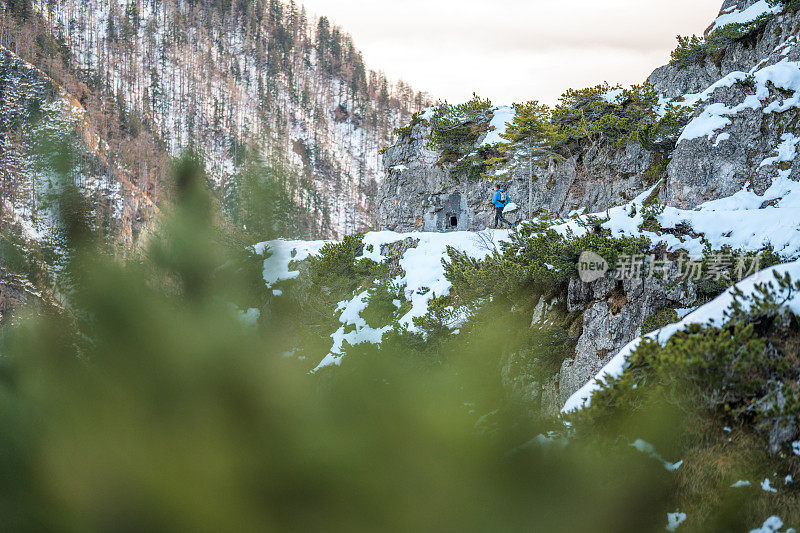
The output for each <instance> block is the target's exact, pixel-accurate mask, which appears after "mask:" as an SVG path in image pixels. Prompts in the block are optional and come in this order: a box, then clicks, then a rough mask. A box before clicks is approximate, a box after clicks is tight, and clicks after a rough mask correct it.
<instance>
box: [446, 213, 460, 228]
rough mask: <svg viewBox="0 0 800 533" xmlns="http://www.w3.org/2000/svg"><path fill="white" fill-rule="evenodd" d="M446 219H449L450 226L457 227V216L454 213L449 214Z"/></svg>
mask: <svg viewBox="0 0 800 533" xmlns="http://www.w3.org/2000/svg"><path fill="white" fill-rule="evenodd" d="M448 219H449V221H450V227H451V228H457V227H458V217H457V216H456V215H450V216H449V217H448Z"/></svg>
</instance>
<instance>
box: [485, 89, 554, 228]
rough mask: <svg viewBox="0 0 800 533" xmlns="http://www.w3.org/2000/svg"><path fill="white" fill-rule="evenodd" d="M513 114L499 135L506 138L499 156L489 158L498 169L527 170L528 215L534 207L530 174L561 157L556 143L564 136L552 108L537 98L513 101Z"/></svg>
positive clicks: (491, 163)
mask: <svg viewBox="0 0 800 533" xmlns="http://www.w3.org/2000/svg"><path fill="white" fill-rule="evenodd" d="M514 111H516V116H515V117H514V120H513V121H512V122H511V124H509V125H508V128H507V129H506V132H505V133H504V134H502V135H501V137H502V138H503V139H505V143H503V144H502V145H501V147H500V151H501V155H500V156H499V157H497V158H495V159H492V160H490V161H489V165H490V166H491V167H493V168H495V169H497V170H498V172H500V173H501V174H502V173H505V174H508V173H510V172H511V171H513V170H514V169H516V168H521V167H522V168H527V170H528V211H529V212H528V216H530V217H532V216H533V213H532V211H531V210H532V209H533V175H534V172H535V168H536V167H542V166H545V165H547V164H548V163H549V162H550V161H551V160H553V159H560V158H562V156H561V155H560V154H558V153H557V152H556V146H558V144H559V143H560V142H561V141H562V140H563V139H564V135H563V133H562V132H561V130H560V129H559V128H558V126H557V125H556V124H554V123H553V121H552V110H551V109H550V108H549V107H548V106H546V105H544V104H540V103H539V102H536V101H531V102H526V103H523V104H514Z"/></svg>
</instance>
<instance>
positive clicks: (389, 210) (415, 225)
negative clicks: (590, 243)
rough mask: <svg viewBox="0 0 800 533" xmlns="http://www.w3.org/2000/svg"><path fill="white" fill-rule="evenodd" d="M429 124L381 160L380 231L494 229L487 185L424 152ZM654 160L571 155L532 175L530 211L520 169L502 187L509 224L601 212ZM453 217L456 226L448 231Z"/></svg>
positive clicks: (631, 153)
mask: <svg viewBox="0 0 800 533" xmlns="http://www.w3.org/2000/svg"><path fill="white" fill-rule="evenodd" d="M429 137H430V124H429V123H428V121H426V120H421V121H419V122H418V123H416V124H415V125H414V126H413V127H412V129H411V132H410V133H409V134H406V135H403V136H401V137H400V138H399V139H398V141H397V143H396V144H395V145H393V146H391V147H389V148H388V149H387V150H386V151H385V153H384V155H383V164H384V167H385V168H386V178H385V180H384V181H383V183H382V184H381V187H380V190H379V193H378V223H379V225H380V226H381V227H383V228H387V229H393V230H398V231H412V230H424V231H453V230H480V229H484V228H486V227H488V226H489V225H490V224H491V223H493V220H494V219H493V217H494V211H493V208H492V207H491V206H490V205H489V201H490V200H491V195H492V192H493V183H494V182H491V181H486V180H470V179H469V178H468V177H467V176H466V175H463V174H459V173H457V172H453V168H452V167H453V165H452V164H446V163H445V164H440V163H439V161H440V160H441V158H442V157H441V156H442V154H441V153H438V152H436V151H434V150H432V149H430V148H429V146H428V139H429ZM656 157H657V155H656V154H655V153H653V152H648V151H646V150H645V149H644V148H642V147H641V145H638V144H634V143H631V144H628V145H626V146H625V147H623V148H619V149H613V150H610V151H609V150H606V149H604V147H602V146H601V145H599V144H594V143H588V144H587V146H583V147H580V149H576V150H574V153H571V154H569V156H568V157H567V158H566V159H565V160H564V161H553V162H552V163H551V164H550V167H549V168H547V169H536V171H535V177H534V180H533V193H532V199H533V203H532V204H531V203H529V201H528V198H529V187H528V171H527V169H525V168H519V169H517V170H516V171H514V173H513V175H512V176H511V179H504V180H502V181H500V182H499V183H501V184H502V185H503V186H504V187H505V188H506V190H507V191H508V193H509V196H510V198H511V200H512V201H513V202H514V203H516V204H517V205H518V206H519V207H520V208H521V210H520V212H519V213H516V214H515V215H514V216H513V217H510V218H517V217H518V216H522V215H527V213H528V212H532V213H534V214H536V213H542V212H546V213H552V214H554V215H565V216H566V215H568V214H569V213H571V212H573V211H576V210H580V209H584V210H588V211H589V212H595V211H601V210H603V209H605V208H606V207H608V206H610V205H617V204H620V203H622V202H624V201H627V200H631V199H633V198H634V197H635V196H636V195H637V194H638V193H640V192H641V191H642V190H643V189H645V188H646V187H647V186H648V184H649V182H650V181H651V178H650V177H648V176H647V175H646V172H647V170H648V169H649V168H651V167H652V166H653V164H654V162H655V160H656ZM453 216H455V218H456V220H457V224H455V225H454V224H452V223H451V219H452V218H453Z"/></svg>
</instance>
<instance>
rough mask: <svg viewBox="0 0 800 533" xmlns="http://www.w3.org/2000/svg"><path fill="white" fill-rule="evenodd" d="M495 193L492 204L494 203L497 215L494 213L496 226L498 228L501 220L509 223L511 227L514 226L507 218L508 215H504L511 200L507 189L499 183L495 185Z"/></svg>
mask: <svg viewBox="0 0 800 533" xmlns="http://www.w3.org/2000/svg"><path fill="white" fill-rule="evenodd" d="M494 189H495V193H494V197H493V198H492V205H494V209H495V215H494V227H495V228H497V227H498V226H499V225H500V222H504V223H506V224H508V227H509V228H513V227H514V224H512V223H511V222H509V221H508V220H506V217H504V216H503V211H504V210H505V208H506V206H507V205H508V204H509V203H510V202H511V200H509V198H508V194H506V190H505V189H503V187H501V186H500V184H499V183H498V184H497V185H495V186H494Z"/></svg>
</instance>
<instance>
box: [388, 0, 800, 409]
mask: <svg viewBox="0 0 800 533" xmlns="http://www.w3.org/2000/svg"><path fill="white" fill-rule="evenodd" d="M755 3H756V2H755V1H754V0H739V1H736V0H725V2H724V4H723V6H722V12H721V15H727V14H731V13H734V12H737V11H739V12H741V11H744V10H745V9H746V8H748V7H750V6H752V5H753V4H755ZM773 11H774V16H772V13H768V15H767V18H768V20H767V22H766V24H765V25H763V26H761V27H760V28H758V29H756V30H755V31H752V32H750V33H748V34H747V35H744V36H742V37H741V38H738V39H733V40H731V42H730V43H729V44H728V45H727V46H725V47H723V48H721V49H719V50H716V51H712V52H710V53H707V54H705V56H703V57H701V59H700V60H699V61H698V62H696V63H695V64H691V65H684V66H678V65H673V64H670V65H666V66H664V67H661V68H659V69H657V70H656V71H655V72H653V74H652V75H651V76H650V77H649V82H650V84H652V86H653V87H654V88H655V89H656V90H657V91H659V93H660V94H661V99H662V104H664V105H666V104H667V103H673V104H674V105H683V106H684V107H685V108H686V109H687V110H689V116H687V117H685V120H686V124H685V126H681V128H680V129H679V131H678V134H676V135H675V136H674V138H671V139H667V141H668V142H665V143H661V144H659V146H658V147H654V146H650V148H651V149H648V148H646V147H645V146H644V145H645V144H646V143H638V142H630V143H628V144H627V145H625V146H622V147H619V146H608V145H602V144H600V143H598V142H596V141H589V140H584V141H582V142H580V143H573V145H571V146H568V147H565V154H566V156H565V158H564V160H562V161H553V162H551V163H550V165H549V167H548V168H546V169H540V170H537V171H536V173H535V178H534V180H533V185H532V190H530V189H529V186H528V176H527V169H525V168H522V169H519V170H517V171H514V172H513V173H512V175H511V176H510V178H509V179H508V180H507V181H504V182H503V185H504V186H505V187H506V189H507V190H508V191H509V195H510V197H511V199H512V201H513V202H515V203H516V204H518V205H519V206H520V208H521V210H520V215H526V214H528V213H534V214H536V213H540V212H544V213H548V214H551V215H556V216H559V215H560V216H565V215H568V214H570V213H572V212H574V211H577V210H584V211H586V212H603V211H605V210H607V209H609V208H610V207H612V206H615V205H620V204H622V203H625V202H626V201H628V200H630V199H632V198H634V197H636V196H638V195H640V194H641V193H643V192H644V191H647V190H648V189H649V188H650V187H652V186H653V185H655V184H656V183H658V188H657V190H656V192H655V194H657V195H658V200H659V203H661V204H663V205H665V206H672V207H676V208H681V209H693V208H695V207H697V206H699V205H701V204H703V203H705V202H708V201H711V200H718V199H722V198H727V197H730V196H732V195H734V194H736V193H739V192H740V191H752V192H754V193H756V194H759V195H761V194H763V193H764V191H766V190H767V189H769V188H770V187H771V186H772V185H773V183H774V182H775V180H776V179H778V178H780V179H790V180H793V181H798V180H800V161H799V160H798V158H797V157H796V155H797V146H798V144H800V136H797V135H796V134H797V133H798V123H800V48H798V47H797V34H798V30H799V29H800V13H798V12H792V11H791V10H788V9H785V10H783V11H781V10H780V9H778V8H774V9H773ZM713 29H714V25H712V26H711V27H710V28H709V31H713ZM796 93H797V94H796ZM430 128H431V127H430V124H429V123H428V121H426V120H424V119H422V118H420V117H418V118H417V120H415V123H414V124H413V125H412V127H411V128H408V129H406V130H405V131H404V132H403V133H402V134H401V135H400V137H399V138H398V140H397V143H396V144H395V145H394V146H392V147H390V148H388V149H387V150H386V152H385V154H384V166H385V167H386V171H387V176H388V177H387V179H386V180H385V181H384V183H383V184H382V187H381V191H380V199H379V206H380V208H379V223H380V225H381V226H382V227H383V228H387V229H394V230H425V231H451V230H456V229H458V230H479V229H483V228H485V227H487V226H488V225H489V224H490V221H491V220H492V209H491V207H490V206H489V205H488V200H489V198H490V193H491V183H490V182H487V181H483V180H478V181H474V180H473V181H470V180H469V179H468V178H467V176H466V175H465V174H464V173H459V172H457V171H454V170H453V166H452V165H451V164H447V163H442V160H443V158H442V154H440V153H438V152H436V151H435V150H432V149H431V148H430V147H429V143H428V138H429V137H430ZM479 142H480V140H479ZM654 170H656V171H655V172H654ZM529 197H530V198H531V200H532V201H530V202H529V200H528V199H529ZM772 201H773V202H774V201H775V200H774V199H773V200H772ZM770 205H771V204H770V202H769V201H765V202H764V203H763V205H761V208H762V209H767V208H769V207H770ZM757 207H758V204H756V208H757ZM689 229H691V228H689ZM566 298H567V300H568V302H567V306H568V309H569V311H570V312H581V313H582V315H583V318H582V321H583V331H582V333H581V336H580V339H579V340H578V343H577V347H576V350H575V355H574V357H571V358H569V359H568V360H566V361H564V363H563V365H562V367H561V371H560V372H559V373H558V374H557V375H555V376H553V377H552V379H551V380H550V381H548V382H547V383H539V382H537V381H536V379H535V378H533V377H532V376H528V375H526V374H525V370H524V369H525V361H524V357H523V356H521V355H520V354H510V355H509V358H508V365H507V368H506V369H505V374H506V375H505V381H506V383H507V385H508V386H509V387H510V388H511V389H514V390H515V391H516V392H517V393H519V392H520V391H528V392H529V395H530V396H535V397H536V398H537V399H538V400H540V401H541V405H542V406H543V409H544V410H545V411H547V412H549V413H555V412H557V411H558V409H560V407H561V406H562V405H563V403H564V401H565V400H566V399H567V398H569V397H570V396H571V395H572V394H573V393H574V392H575V391H577V390H578V389H579V388H581V387H582V386H583V385H584V384H585V383H586V382H587V381H588V380H589V379H591V378H592V377H593V376H594V375H596V373H597V372H598V371H599V370H600V369H601V368H602V367H603V366H604V365H605V364H606V363H607V362H608V361H609V359H610V358H611V357H613V355H614V354H616V353H617V352H618V351H619V350H620V349H621V348H622V347H624V346H625V345H626V344H628V343H629V342H630V341H632V340H633V339H635V338H636V337H638V336H639V335H640V334H641V333H642V332H641V328H642V325H643V323H644V321H645V319H646V318H647V317H648V316H649V315H651V314H652V313H653V312H656V311H658V310H660V309H664V308H669V307H672V308H686V307H692V306H695V305H697V303H698V302H697V301H696V300H697V295H696V291H695V287H694V286H693V285H692V284H691V283H665V282H664V281H661V280H657V279H652V280H625V281H619V282H618V281H616V280H611V279H608V278H604V279H601V280H599V281H596V282H594V283H591V284H586V283H582V282H580V281H578V280H577V279H575V280H572V282H571V283H570V285H569V291H568V294H567V295H566ZM537 313H538V310H537ZM534 319H536V317H534Z"/></svg>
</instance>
